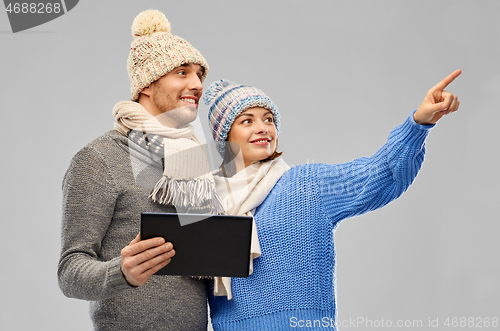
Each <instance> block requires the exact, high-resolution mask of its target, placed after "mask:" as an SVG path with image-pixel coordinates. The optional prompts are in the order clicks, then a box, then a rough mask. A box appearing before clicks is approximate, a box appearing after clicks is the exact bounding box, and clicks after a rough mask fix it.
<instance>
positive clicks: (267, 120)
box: [264, 117, 273, 123]
mask: <svg viewBox="0 0 500 331" xmlns="http://www.w3.org/2000/svg"><path fill="white" fill-rule="evenodd" d="M264 121H266V122H270V123H272V122H273V118H272V117H268V118H266V119H265V120H264Z"/></svg>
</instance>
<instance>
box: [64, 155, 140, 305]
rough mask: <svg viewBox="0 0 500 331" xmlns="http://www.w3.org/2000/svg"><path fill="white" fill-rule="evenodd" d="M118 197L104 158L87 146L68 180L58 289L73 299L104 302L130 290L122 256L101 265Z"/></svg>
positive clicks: (69, 173) (71, 169)
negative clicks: (102, 252)
mask: <svg viewBox="0 0 500 331" xmlns="http://www.w3.org/2000/svg"><path fill="white" fill-rule="evenodd" d="M117 196H118V193H117V189H116V184H115V182H114V180H113V178H112V176H111V174H110V172H109V171H108V168H107V166H106V163H105V162H104V158H103V157H102V156H101V155H100V153H99V152H98V151H96V150H95V149H93V148H91V147H85V148H84V149H82V150H81V151H80V152H78V153H77V154H76V155H75V157H74V158H73V160H72V161H71V164H70V166H69V168H68V170H67V172H66V175H65V176H64V179H63V210H62V236H61V244H62V250H61V256H60V259H59V267H58V280H59V287H60V288H61V290H62V292H63V293H64V294H65V295H66V296H68V297H71V298H78V299H84V300H92V301H95V300H103V299H108V298H111V297H114V296H116V295H117V294H119V293H121V292H122V291H124V290H126V289H129V288H131V286H130V285H129V284H128V283H127V282H126V280H125V278H124V277H123V275H122V272H121V268H120V257H119V256H117V257H116V258H114V259H112V260H110V261H102V259H101V258H100V257H101V242H102V239H103V237H104V236H105V235H106V232H107V230H108V227H109V224H110V222H111V220H112V218H113V211H114V208H115V203H116V199H117Z"/></svg>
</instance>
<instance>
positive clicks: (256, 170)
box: [214, 157, 290, 300]
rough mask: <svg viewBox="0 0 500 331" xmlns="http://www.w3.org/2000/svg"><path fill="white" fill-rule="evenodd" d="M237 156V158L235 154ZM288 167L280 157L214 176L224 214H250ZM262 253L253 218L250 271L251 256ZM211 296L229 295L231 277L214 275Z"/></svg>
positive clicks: (229, 296) (251, 270)
mask: <svg viewBox="0 0 500 331" xmlns="http://www.w3.org/2000/svg"><path fill="white" fill-rule="evenodd" d="M237 158H238V157H237ZM288 169H290V167H289V166H288V165H287V164H286V163H285V161H283V160H282V159H275V160H272V161H267V162H258V163H254V164H252V165H250V166H248V167H246V168H245V169H243V170H241V171H240V172H238V173H237V174H236V175H234V176H233V177H230V178H228V177H221V176H215V177H214V179H215V187H216V190H217V194H218V195H219V196H220V197H221V199H222V201H223V204H224V207H225V210H226V214H227V215H237V216H253V215H254V213H255V209H256V208H257V207H258V206H259V205H260V204H261V203H262V202H263V201H264V200H265V199H266V197H267V195H268V194H269V192H271V190H272V189H273V187H274V185H275V184H276V183H277V182H278V180H279V179H280V178H281V176H282V175H283V174H284V173H285V172H286V171H287V170H288ZM260 255H261V251H260V245H259V239H258V235H257V228H256V226H255V221H254V223H253V227H252V242H251V247H250V274H252V272H253V259H255V258H258V257H259V256H260ZM214 295H216V296H224V295H226V296H227V299H228V300H230V299H231V298H232V292H231V278H230V277H215V279H214Z"/></svg>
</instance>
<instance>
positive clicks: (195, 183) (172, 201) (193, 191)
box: [149, 176, 225, 215]
mask: <svg viewBox="0 0 500 331" xmlns="http://www.w3.org/2000/svg"><path fill="white" fill-rule="evenodd" d="M149 198H150V199H152V200H153V201H154V202H156V203H159V204H162V205H174V207H175V208H176V209H189V208H194V209H200V211H201V210H205V211H207V212H209V213H212V214H218V215H222V214H224V212H225V210H224V206H223V204H222V200H221V199H220V197H219V196H218V195H217V194H216V192H215V186H214V184H213V183H212V182H211V181H210V180H209V179H206V178H204V179H190V180H177V179H175V178H168V177H166V176H163V177H162V178H161V179H160V180H159V181H158V183H156V185H155V187H154V188H153V191H152V192H151V194H150V195H149Z"/></svg>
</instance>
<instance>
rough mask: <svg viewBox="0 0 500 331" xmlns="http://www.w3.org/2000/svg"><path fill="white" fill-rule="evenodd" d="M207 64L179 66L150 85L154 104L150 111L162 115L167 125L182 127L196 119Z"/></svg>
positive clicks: (163, 121) (161, 119)
mask: <svg viewBox="0 0 500 331" xmlns="http://www.w3.org/2000/svg"><path fill="white" fill-rule="evenodd" d="M203 70H204V69H203V68H202V67H201V66H200V65H198V64H192V63H190V64H186V65H182V66H180V67H177V68H175V69H174V70H172V71H170V72H169V73H167V74H166V75H164V76H163V77H161V78H160V79H159V80H157V81H156V82H154V83H152V84H151V85H150V86H149V88H148V89H149V93H150V98H151V107H150V109H148V111H149V112H150V113H151V114H152V115H153V116H158V115H161V116H158V119H159V120H160V122H162V123H163V124H164V125H166V126H170V127H178V126H181V125H184V124H187V123H191V122H192V121H194V120H195V119H196V115H197V112H198V102H199V100H200V97H201V94H202V93H203V85H202V83H201V77H202V76H203Z"/></svg>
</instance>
